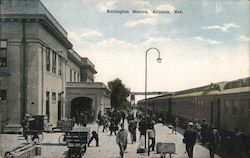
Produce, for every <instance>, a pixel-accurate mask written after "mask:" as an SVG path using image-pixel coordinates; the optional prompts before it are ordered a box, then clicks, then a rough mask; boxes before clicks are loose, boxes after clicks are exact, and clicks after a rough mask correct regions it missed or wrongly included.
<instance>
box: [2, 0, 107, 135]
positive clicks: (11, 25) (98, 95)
mask: <svg viewBox="0 0 250 158" xmlns="http://www.w3.org/2000/svg"><path fill="white" fill-rule="evenodd" d="M0 28H1V29H0V110H1V111H0V112H1V115H0V123H1V124H0V127H1V131H3V132H18V131H20V122H21V121H22V119H23V117H24V115H25V113H29V114H31V115H37V114H38V115H47V116H48V120H49V122H50V123H51V124H52V126H54V127H55V126H56V124H57V121H58V120H61V119H63V118H72V117H74V115H75V112H76V111H78V112H83V111H87V112H89V113H91V115H92V116H93V118H96V115H97V114H98V112H99V110H102V111H103V110H104V109H105V108H109V107H110V90H109V89H108V88H107V87H106V86H105V85H104V84H103V83H96V82H94V74H96V73H97V72H96V70H95V67H94V64H92V63H91V61H89V60H88V58H82V57H81V56H79V55H78V54H77V53H76V52H75V51H74V50H73V49H72V48H73V46H72V43H71V42H70V41H69V40H68V38H67V32H66V31H65V30H64V28H63V27H62V26H61V25H60V24H59V23H58V22H57V20H56V19H55V18H54V17H53V16H52V15H51V14H50V12H49V11H48V10H47V9H46V8H45V7H44V5H43V4H42V3H41V2H40V0H1V9H0Z"/></svg>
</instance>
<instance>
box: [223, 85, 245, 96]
mask: <svg viewBox="0 0 250 158" xmlns="http://www.w3.org/2000/svg"><path fill="white" fill-rule="evenodd" d="M244 92H246V93H247V92H249V93H250V86H247V87H237V88H231V89H225V90H224V91H222V92H221V93H220V94H230V93H244Z"/></svg>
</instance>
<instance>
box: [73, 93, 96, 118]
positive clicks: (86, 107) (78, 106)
mask: <svg viewBox="0 0 250 158" xmlns="http://www.w3.org/2000/svg"><path fill="white" fill-rule="evenodd" d="M92 107H93V100H92V99H91V98H88V97H78V98H75V99H73V100H72V101H71V118H73V117H75V118H77V116H79V114H80V113H87V115H88V120H89V121H92V120H93V109H92Z"/></svg>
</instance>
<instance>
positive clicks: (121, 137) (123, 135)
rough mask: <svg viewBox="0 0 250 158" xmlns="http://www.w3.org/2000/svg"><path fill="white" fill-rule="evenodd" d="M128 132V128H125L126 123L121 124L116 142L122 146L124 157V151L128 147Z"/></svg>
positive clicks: (121, 152)
mask: <svg viewBox="0 0 250 158" xmlns="http://www.w3.org/2000/svg"><path fill="white" fill-rule="evenodd" d="M127 140H128V132H127V130H125V129H124V124H123V123H122V124H121V129H120V130H119V131H118V133H117V135H116V143H117V144H118V146H119V148H120V155H121V157H122V158H123V155H124V151H125V150H126V148H127V143H128V141H127Z"/></svg>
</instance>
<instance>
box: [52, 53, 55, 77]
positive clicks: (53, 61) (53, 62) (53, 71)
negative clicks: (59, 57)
mask: <svg viewBox="0 0 250 158" xmlns="http://www.w3.org/2000/svg"><path fill="white" fill-rule="evenodd" d="M52 73H53V74H56V52H54V51H53V53H52Z"/></svg>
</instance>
